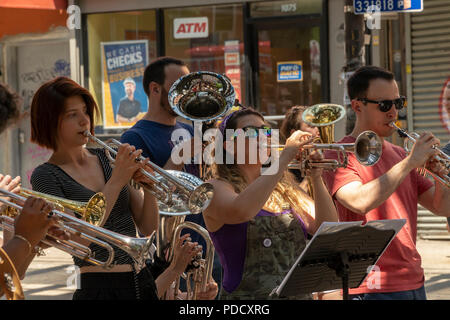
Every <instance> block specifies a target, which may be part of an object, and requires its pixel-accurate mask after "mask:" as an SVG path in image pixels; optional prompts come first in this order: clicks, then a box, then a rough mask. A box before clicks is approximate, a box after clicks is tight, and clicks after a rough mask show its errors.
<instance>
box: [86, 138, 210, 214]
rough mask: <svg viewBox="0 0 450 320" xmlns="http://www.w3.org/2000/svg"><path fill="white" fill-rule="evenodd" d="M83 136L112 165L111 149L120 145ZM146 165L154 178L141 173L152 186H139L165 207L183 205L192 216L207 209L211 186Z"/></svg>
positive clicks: (117, 142) (146, 173)
mask: <svg viewBox="0 0 450 320" xmlns="http://www.w3.org/2000/svg"><path fill="white" fill-rule="evenodd" d="M84 135H85V136H86V137H88V138H89V139H91V140H92V141H94V142H95V143H97V144H99V145H100V146H102V147H103V148H104V149H105V152H106V155H107V157H108V159H109V161H110V162H111V163H112V164H114V161H115V159H114V157H115V156H116V155H117V151H116V150H115V149H114V148H113V147H116V148H117V147H119V146H120V145H121V143H120V142H119V141H117V140H115V139H110V140H108V141H107V142H103V141H102V140H100V139H98V138H97V137H95V136H93V135H92V134H91V133H90V132H89V131H88V130H86V131H85V132H84ZM112 155H114V157H113V156H112ZM144 160H145V158H144V157H143V156H140V157H139V158H137V159H136V161H144ZM148 165H149V166H150V167H151V168H152V169H153V170H154V171H155V172H156V174H155V176H154V175H153V174H151V173H149V172H147V171H145V170H144V169H141V172H142V173H143V174H144V175H145V177H147V178H148V179H149V180H151V181H152V182H153V184H151V185H147V184H145V185H144V184H139V185H140V186H141V187H143V188H144V189H146V190H147V191H149V192H151V193H152V194H153V195H154V196H155V197H156V199H157V200H159V201H160V202H162V203H164V204H166V206H167V207H172V206H173V205H174V204H177V205H178V206H180V205H183V209H182V210H186V209H187V210H189V212H191V213H194V214H198V213H200V212H202V211H204V210H205V209H206V208H207V207H208V205H209V203H210V202H211V199H212V197H213V195H214V188H213V186H212V184H210V183H206V182H203V181H201V180H200V181H199V180H198V179H197V178H196V177H195V176H193V175H190V174H188V173H185V172H184V173H183V174H182V177H181V176H180V175H176V174H173V172H172V173H171V172H169V171H166V170H164V169H163V168H161V167H159V166H158V165H156V164H155V163H153V162H151V161H149V162H148ZM180 199H184V201H180Z"/></svg>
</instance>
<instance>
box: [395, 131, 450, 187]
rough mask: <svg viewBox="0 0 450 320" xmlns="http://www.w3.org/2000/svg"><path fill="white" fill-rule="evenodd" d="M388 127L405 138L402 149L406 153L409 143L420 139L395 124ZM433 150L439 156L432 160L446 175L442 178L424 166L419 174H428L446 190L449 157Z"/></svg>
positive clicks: (449, 168)
mask: <svg viewBox="0 0 450 320" xmlns="http://www.w3.org/2000/svg"><path fill="white" fill-rule="evenodd" d="M390 126H391V127H393V128H395V129H397V132H398V134H399V135H400V137H406V138H407V139H405V141H404V145H403V147H404V149H405V151H406V152H407V153H410V152H411V148H410V147H409V143H410V142H412V143H416V141H417V139H418V138H419V137H420V136H419V134H418V133H416V132H410V133H408V132H407V131H406V130H404V129H402V128H400V127H398V126H397V125H396V124H395V122H391V123H390ZM433 148H434V149H436V150H438V151H439V154H438V155H435V156H434V157H433V158H434V159H435V160H436V161H437V162H439V163H440V164H441V165H442V166H443V167H444V168H445V170H446V172H447V174H446V175H444V176H440V175H438V174H437V173H435V172H433V171H432V170H430V169H429V168H427V167H426V166H424V167H423V168H420V169H419V172H420V173H421V174H426V173H429V174H430V175H431V176H432V177H433V178H434V179H435V180H436V181H438V182H440V183H442V184H443V185H444V186H446V187H447V188H450V177H449V176H448V173H449V172H450V156H448V155H447V154H446V153H445V152H443V151H442V150H440V149H439V148H438V147H437V146H433Z"/></svg>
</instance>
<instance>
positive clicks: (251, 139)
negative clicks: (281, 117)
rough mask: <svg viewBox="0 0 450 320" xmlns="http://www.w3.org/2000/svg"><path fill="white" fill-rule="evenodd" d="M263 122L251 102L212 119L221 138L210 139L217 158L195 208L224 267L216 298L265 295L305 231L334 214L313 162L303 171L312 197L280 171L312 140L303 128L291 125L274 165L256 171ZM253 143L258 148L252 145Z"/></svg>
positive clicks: (280, 276)
mask: <svg viewBox="0 0 450 320" xmlns="http://www.w3.org/2000/svg"><path fill="white" fill-rule="evenodd" d="M265 126H266V123H265V122H264V118H263V116H262V115H261V114H260V113H259V112H256V111H255V110H253V109H251V108H243V109H240V110H238V111H234V112H232V113H230V114H229V115H228V116H226V117H225V118H224V120H223V121H222V122H221V123H220V126H219V130H220V133H221V134H222V136H223V143H222V142H220V139H218V140H217V141H218V142H217V143H216V149H215V152H216V153H217V152H219V153H220V151H223V153H222V155H223V158H222V159H217V158H216V163H214V164H213V165H212V179H211V180H210V181H209V182H211V183H212V184H213V186H214V197H213V199H212V201H211V203H210V205H209V206H208V208H207V209H206V210H205V212H204V213H203V214H204V219H205V223H206V226H207V229H208V231H209V233H210V235H211V239H212V241H213V243H214V247H215V249H216V252H217V254H218V255H219V257H220V261H221V264H222V266H223V269H224V273H223V287H222V290H221V295H220V297H221V299H228V300H229V299H269V294H270V293H271V291H272V290H273V289H274V288H275V287H276V286H277V285H279V284H280V283H281V281H282V280H283V278H284V277H285V276H286V274H287V272H288V271H289V269H290V268H291V266H292V264H293V263H294V262H295V260H296V259H297V258H298V256H299V255H300V253H301V252H302V251H303V249H304V248H305V245H306V239H307V237H308V236H309V235H312V234H314V232H315V231H316V230H317V229H318V227H319V226H320V224H321V223H322V222H324V221H337V213H336V210H335V207H334V205H333V201H332V199H331V197H330V195H329V193H328V191H327V189H326V187H325V185H324V182H323V181H322V178H321V170H320V169H317V170H311V172H310V174H311V177H312V182H313V187H314V192H315V195H316V200H317V201H315V202H313V201H312V199H311V198H309V197H308V195H307V194H306V193H305V192H303V191H302V190H301V189H300V188H299V187H298V183H296V182H295V180H294V178H293V176H292V174H290V173H289V172H288V171H287V165H288V163H289V162H291V161H292V160H293V159H295V158H296V156H297V154H298V153H299V150H300V148H301V147H302V146H303V145H305V144H307V143H310V142H311V141H312V138H311V137H312V136H311V134H308V133H305V132H302V131H300V130H298V131H295V132H294V133H293V134H292V135H291V136H290V137H289V138H288V139H287V141H286V144H285V148H284V150H283V151H282V152H281V155H280V157H279V167H278V170H276V171H274V172H273V173H272V174H267V172H265V174H262V173H261V170H262V166H263V164H262V161H261V159H262V158H264V157H260V156H261V155H263V154H266V153H265V152H266V150H267V152H268V153H270V148H267V146H264V144H263V143H259V144H258V140H259V139H258V138H259V135H260V134H264V135H266V136H267V138H268V139H266V143H270V135H271V131H270V129H269V128H267V127H265ZM230 132H231V133H232V134H231V135H230ZM233 132H234V133H233ZM263 140H264V139H263ZM256 144H258V151H256V148H252V145H253V146H254V145H256ZM260 148H267V149H266V150H264V149H263V150H262V152H261V153H260V156H257V157H256V156H255V155H254V154H252V152H256V153H259V151H260ZM240 153H241V155H240ZM268 153H267V154H268ZM315 157H317V158H320V154H318V153H316V154H315ZM239 158H241V161H240V160H239ZM218 160H222V161H218ZM242 160H243V161H242ZM252 160H254V161H252ZM289 298H292V299H311V298H312V295H310V294H299V295H297V296H294V297H289Z"/></svg>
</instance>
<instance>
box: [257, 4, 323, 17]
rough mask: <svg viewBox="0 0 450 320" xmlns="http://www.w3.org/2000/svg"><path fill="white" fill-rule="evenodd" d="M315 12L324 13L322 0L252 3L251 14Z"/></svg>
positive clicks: (263, 15)
mask: <svg viewBox="0 0 450 320" xmlns="http://www.w3.org/2000/svg"><path fill="white" fill-rule="evenodd" d="M314 13H317V14H321V13H322V0H285V1H263V2H255V3H252V4H250V15H251V16H252V17H255V18H256V17H272V16H290V15H298V14H314Z"/></svg>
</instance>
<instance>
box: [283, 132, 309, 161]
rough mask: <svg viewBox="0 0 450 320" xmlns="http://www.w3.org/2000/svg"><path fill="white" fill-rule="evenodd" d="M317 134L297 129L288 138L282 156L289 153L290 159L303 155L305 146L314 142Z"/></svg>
mask: <svg viewBox="0 0 450 320" xmlns="http://www.w3.org/2000/svg"><path fill="white" fill-rule="evenodd" d="M315 137H316V136H314V135H312V134H311V133H308V132H305V131H301V130H297V131H294V132H293V133H292V134H291V135H290V136H289V138H287V140H286V143H285V145H284V149H283V152H282V153H281V156H283V155H287V157H288V158H289V160H292V159H294V158H299V157H301V151H302V148H303V146H305V145H307V144H309V143H312V142H313V140H314V139H315Z"/></svg>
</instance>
